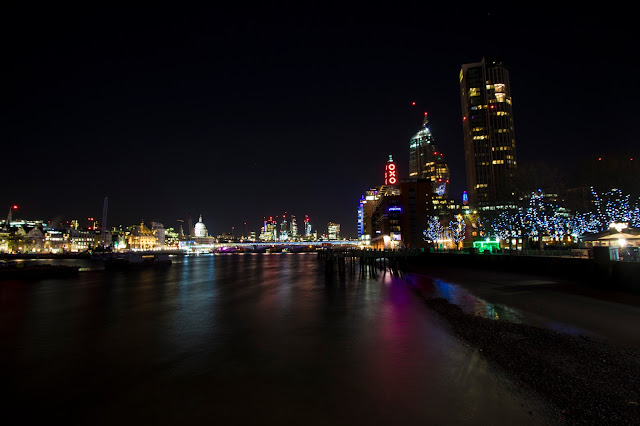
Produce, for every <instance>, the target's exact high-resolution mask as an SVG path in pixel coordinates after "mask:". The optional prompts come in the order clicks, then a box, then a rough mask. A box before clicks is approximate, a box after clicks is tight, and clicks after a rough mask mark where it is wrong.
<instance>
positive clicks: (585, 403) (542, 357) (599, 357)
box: [416, 289, 640, 425]
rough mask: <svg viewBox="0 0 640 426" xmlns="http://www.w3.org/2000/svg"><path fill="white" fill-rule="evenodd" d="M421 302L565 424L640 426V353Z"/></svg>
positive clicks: (448, 305) (439, 303) (435, 301)
mask: <svg viewBox="0 0 640 426" xmlns="http://www.w3.org/2000/svg"><path fill="white" fill-rule="evenodd" d="M416 290H417V291H418V293H419V294H421V295H422V293H421V292H420V291H419V290H418V289H416ZM423 297H424V300H425V303H426V305H427V306H428V307H429V308H431V309H432V310H434V311H435V312H437V313H438V314H439V315H441V316H442V317H443V318H444V319H445V320H446V321H447V322H448V323H449V325H450V327H451V329H452V331H453V332H454V333H455V334H456V335H457V336H458V337H459V338H461V339H463V340H464V341H466V342H468V343H469V344H470V345H471V346H473V347H475V348H476V349H477V350H478V351H479V352H481V353H482V354H483V356H485V357H486V358H487V359H488V360H489V362H490V363H492V364H494V365H495V366H497V367H498V368H500V369H502V370H504V371H505V372H506V373H507V374H508V375H510V376H511V377H512V379H514V380H515V381H516V382H518V383H520V384H521V385H524V386H525V387H528V388H530V389H532V390H533V391H535V392H536V393H538V394H539V395H540V396H541V397H543V398H544V399H546V400H547V401H549V402H550V403H551V404H552V405H553V406H555V407H556V408H557V410H558V411H557V416H558V420H560V421H561V422H563V423H566V424H594V425H604V424H607V425H608V424H615V425H640V406H639V403H640V350H638V349H636V348H631V347H624V346H619V345H615V344H612V343H610V342H607V341H603V340H596V339H593V338H588V337H584V336H572V335H567V334H562V333H558V332H556V331H553V330H549V329H545V328H540V327H534V326H530V325H525V324H514V323H511V322H508V321H504V320H493V319H487V318H482V317H478V316H475V315H472V314H466V313H464V312H463V311H462V310H461V309H460V307H458V306H457V305H454V304H451V303H449V302H448V301H447V300H445V299H442V298H428V297H425V296H424V295H423ZM639 332H640V330H639Z"/></svg>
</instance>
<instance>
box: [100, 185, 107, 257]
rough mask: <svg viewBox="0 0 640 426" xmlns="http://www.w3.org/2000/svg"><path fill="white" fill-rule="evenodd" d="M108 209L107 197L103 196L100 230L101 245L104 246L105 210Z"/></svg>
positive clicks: (105, 232)
mask: <svg viewBox="0 0 640 426" xmlns="http://www.w3.org/2000/svg"><path fill="white" fill-rule="evenodd" d="M108 210H109V197H104V203H103V204H102V232H101V235H100V237H101V243H102V247H104V246H105V244H106V241H107V212H108Z"/></svg>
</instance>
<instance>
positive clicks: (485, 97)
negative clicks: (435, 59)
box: [460, 58, 516, 211]
mask: <svg viewBox="0 0 640 426" xmlns="http://www.w3.org/2000/svg"><path fill="white" fill-rule="evenodd" d="M460 95H461V100H462V128H463V132H464V150H465V159H466V166H467V187H468V188H467V190H468V192H469V203H470V204H471V206H472V207H474V208H478V209H480V210H485V211H486V210H496V209H501V208H505V207H508V206H510V205H511V204H512V201H511V200H512V196H513V189H512V187H511V181H512V179H513V176H514V174H515V170H516V140H515V137H514V133H513V110H512V101H511V87H510V85H509V71H508V70H507V68H506V67H505V64H504V62H502V61H500V60H488V59H485V58H482V61H481V62H477V63H473V64H465V65H462V69H461V70H460Z"/></svg>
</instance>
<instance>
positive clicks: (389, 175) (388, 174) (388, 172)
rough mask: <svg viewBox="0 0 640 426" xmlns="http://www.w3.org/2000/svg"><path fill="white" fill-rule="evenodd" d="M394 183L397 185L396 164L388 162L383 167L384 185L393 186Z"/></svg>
mask: <svg viewBox="0 0 640 426" xmlns="http://www.w3.org/2000/svg"><path fill="white" fill-rule="evenodd" d="M396 183H398V175H397V170H396V163H394V162H393V161H389V162H388V163H387V164H386V165H385V166H384V184H385V185H395V184H396Z"/></svg>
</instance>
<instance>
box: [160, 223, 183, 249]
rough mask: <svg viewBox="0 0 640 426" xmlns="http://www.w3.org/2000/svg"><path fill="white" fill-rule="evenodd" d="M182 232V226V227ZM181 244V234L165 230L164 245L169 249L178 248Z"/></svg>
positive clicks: (170, 229) (171, 229)
mask: <svg viewBox="0 0 640 426" xmlns="http://www.w3.org/2000/svg"><path fill="white" fill-rule="evenodd" d="M180 230H182V225H181V226H180ZM179 244H180V233H179V232H176V231H175V229H173V228H167V229H165V230H164V245H165V247H167V248H178V245H179Z"/></svg>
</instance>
